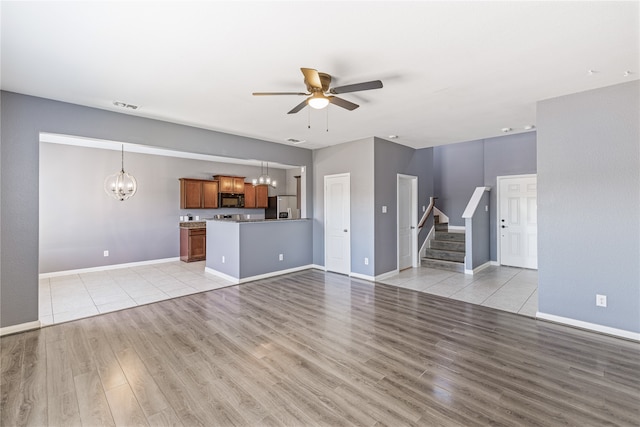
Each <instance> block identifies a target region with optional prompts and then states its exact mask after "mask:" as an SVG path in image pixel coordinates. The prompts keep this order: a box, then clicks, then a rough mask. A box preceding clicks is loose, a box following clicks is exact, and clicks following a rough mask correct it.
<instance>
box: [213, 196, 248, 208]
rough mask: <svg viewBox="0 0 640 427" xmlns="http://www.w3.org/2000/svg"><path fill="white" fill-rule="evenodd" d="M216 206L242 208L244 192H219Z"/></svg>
mask: <svg viewBox="0 0 640 427" xmlns="http://www.w3.org/2000/svg"><path fill="white" fill-rule="evenodd" d="M218 206H219V207H221V208H244V194H234V193H220V200H219V203H218Z"/></svg>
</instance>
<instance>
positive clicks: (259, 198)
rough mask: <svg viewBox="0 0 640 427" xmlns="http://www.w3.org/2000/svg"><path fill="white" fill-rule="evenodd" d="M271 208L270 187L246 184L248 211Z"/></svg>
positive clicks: (245, 204)
mask: <svg viewBox="0 0 640 427" xmlns="http://www.w3.org/2000/svg"><path fill="white" fill-rule="evenodd" d="M268 206H269V186H268V185H266V184H260V185H253V184H250V183H245V184H244V207H245V208H247V209H253V208H266V207H268Z"/></svg>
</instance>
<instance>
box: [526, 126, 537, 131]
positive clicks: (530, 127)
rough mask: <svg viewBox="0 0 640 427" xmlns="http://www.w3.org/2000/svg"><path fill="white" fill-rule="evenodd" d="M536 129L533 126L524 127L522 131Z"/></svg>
mask: <svg viewBox="0 0 640 427" xmlns="http://www.w3.org/2000/svg"><path fill="white" fill-rule="evenodd" d="M535 128H536V127H535V126H534V125H526V126H525V127H524V130H531V129H535Z"/></svg>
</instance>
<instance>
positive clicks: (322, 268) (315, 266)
mask: <svg viewBox="0 0 640 427" xmlns="http://www.w3.org/2000/svg"><path fill="white" fill-rule="evenodd" d="M311 268H315V269H316V270H322V271H327V269H326V268H324V265H319V264H311Z"/></svg>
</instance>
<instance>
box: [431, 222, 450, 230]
mask: <svg viewBox="0 0 640 427" xmlns="http://www.w3.org/2000/svg"><path fill="white" fill-rule="evenodd" d="M434 226H435V228H436V231H449V223H447V222H442V223H435V224H434Z"/></svg>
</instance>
